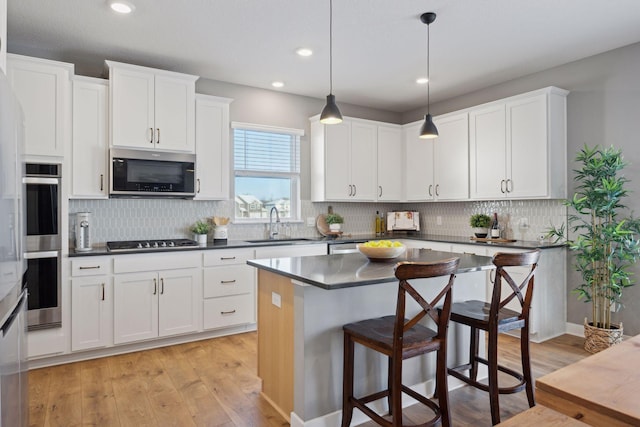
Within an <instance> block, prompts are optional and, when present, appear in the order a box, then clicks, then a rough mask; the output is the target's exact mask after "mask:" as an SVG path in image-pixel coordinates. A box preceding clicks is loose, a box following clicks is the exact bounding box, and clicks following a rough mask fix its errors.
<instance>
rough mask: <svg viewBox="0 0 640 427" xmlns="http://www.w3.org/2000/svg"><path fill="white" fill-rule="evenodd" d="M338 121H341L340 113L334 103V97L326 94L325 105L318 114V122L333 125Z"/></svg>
mask: <svg viewBox="0 0 640 427" xmlns="http://www.w3.org/2000/svg"><path fill="white" fill-rule="evenodd" d="M340 122H342V114H340V109H339V108H338V106H337V105H336V97H335V96H333V95H332V94H329V95H327V105H325V106H324V108H323V109H322V113H321V114H320V123H324V124H326V125H335V124H338V123H340Z"/></svg>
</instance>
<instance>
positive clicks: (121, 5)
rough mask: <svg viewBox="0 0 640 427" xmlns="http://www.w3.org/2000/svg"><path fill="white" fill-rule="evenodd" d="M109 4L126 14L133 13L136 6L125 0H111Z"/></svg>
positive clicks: (115, 9)
mask: <svg viewBox="0 0 640 427" xmlns="http://www.w3.org/2000/svg"><path fill="white" fill-rule="evenodd" d="M109 6H110V7H111V9H113V10H114V11H116V12H118V13H124V14H127V13H131V12H133V11H134V10H135V8H136V7H135V6H134V5H133V4H132V3H129V2H128V1H124V0H111V1H110V2H109Z"/></svg>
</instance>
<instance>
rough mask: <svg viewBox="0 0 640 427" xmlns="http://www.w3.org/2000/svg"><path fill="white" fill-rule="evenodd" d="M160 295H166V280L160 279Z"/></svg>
mask: <svg viewBox="0 0 640 427" xmlns="http://www.w3.org/2000/svg"><path fill="white" fill-rule="evenodd" d="M160 295H164V278H162V277H161V278H160Z"/></svg>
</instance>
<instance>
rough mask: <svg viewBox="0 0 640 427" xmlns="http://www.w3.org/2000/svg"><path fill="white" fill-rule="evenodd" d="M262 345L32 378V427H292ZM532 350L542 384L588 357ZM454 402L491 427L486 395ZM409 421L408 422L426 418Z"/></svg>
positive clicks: (163, 353)
mask: <svg viewBox="0 0 640 427" xmlns="http://www.w3.org/2000/svg"><path fill="white" fill-rule="evenodd" d="M256 345H257V335H256V333H255V332H252V333H245V334H240V335H234V336H230V337H222V338H216V339H211V340H206V341H198V342H193V343H188V344H181V345H176V346H172V347H165V348H161V349H154V350H148V351H142V352H137V353H130V354H125V355H120V356H113V357H108V358H102V359H96V360H90V361H85V362H77V363H72V364H67V365H61V366H55V367H50V368H42V369H36V370H33V371H30V372H29V416H30V425H31V426H47V427H49V426H100V427H102V426H136V427H137V426H163V427H164V426H194V425H197V426H286V425H288V424H287V422H286V421H285V420H284V419H283V418H282V417H281V416H280V415H279V414H278V413H277V412H276V411H274V410H273V409H272V408H271V406H270V405H269V404H268V403H267V402H266V401H265V400H264V399H263V398H262V397H260V381H259V379H258V378H257V377H256V371H257V367H256ZM532 346H533V347H532V361H533V362H532V363H533V370H534V375H535V376H536V377H538V376H542V375H544V374H546V373H548V372H552V371H554V370H556V369H558V368H560V367H562V366H565V365H568V364H570V363H572V362H575V361H577V360H579V359H582V358H583V357H586V356H587V355H588V353H586V352H585V351H584V350H583V349H582V338H578V337H572V336H569V335H565V336H562V337H559V338H556V339H553V340H550V341H547V342H545V343H543V344H532ZM500 347H501V356H500V357H501V359H500V360H501V363H503V364H505V365H513V366H516V367H517V366H518V365H517V364H515V365H514V364H513V361H517V360H518V358H519V347H518V341H517V340H516V339H514V338H510V337H506V336H505V337H503V338H501V341H500ZM450 398H451V407H452V411H453V425H455V426H484V425H486V426H489V425H491V422H490V420H491V418H490V414H489V410H488V406H489V399H488V396H487V394H486V393H484V392H481V391H478V390H475V389H472V388H470V387H463V388H461V389H458V390H455V391H453V392H451V393H450ZM500 403H501V413H502V417H503V418H502V419H503V421H504V420H506V419H507V418H509V417H511V416H513V415H515V414H517V413H519V412H521V411H522V410H524V409H526V408H527V407H528V406H527V403H526V397H525V396H524V393H518V394H516V395H507V396H501V398H500ZM406 413H407V415H406V418H407V422H413V421H419V420H420V418H421V417H422V415H423V413H422V411H421V410H420V409H418V407H412V408H411V409H409V410H408V411H406ZM369 425H375V424H373V423H371V424H366V426H369Z"/></svg>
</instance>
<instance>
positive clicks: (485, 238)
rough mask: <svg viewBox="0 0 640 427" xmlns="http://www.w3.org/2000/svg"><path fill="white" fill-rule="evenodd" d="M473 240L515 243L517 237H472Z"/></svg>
mask: <svg viewBox="0 0 640 427" xmlns="http://www.w3.org/2000/svg"><path fill="white" fill-rule="evenodd" d="M471 240H475V241H476V242H494V243H513V242H515V241H516V240H515V239H491V238H488V237H471Z"/></svg>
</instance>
